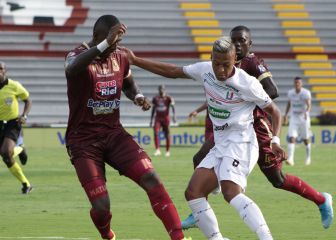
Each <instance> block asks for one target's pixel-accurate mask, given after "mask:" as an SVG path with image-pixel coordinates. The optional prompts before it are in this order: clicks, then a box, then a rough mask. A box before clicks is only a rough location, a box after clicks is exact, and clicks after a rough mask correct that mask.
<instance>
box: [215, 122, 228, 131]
mask: <svg viewBox="0 0 336 240" xmlns="http://www.w3.org/2000/svg"><path fill="white" fill-rule="evenodd" d="M228 127H229V124H228V123H225V124H224V125H222V126H214V131H223V130H225V129H226V128H228Z"/></svg>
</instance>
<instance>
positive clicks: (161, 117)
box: [149, 85, 176, 157]
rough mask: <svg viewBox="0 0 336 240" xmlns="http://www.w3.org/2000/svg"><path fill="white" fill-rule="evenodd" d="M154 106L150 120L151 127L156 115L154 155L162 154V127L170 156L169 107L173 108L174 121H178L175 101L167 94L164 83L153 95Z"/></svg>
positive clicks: (167, 153) (167, 154)
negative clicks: (156, 93)
mask: <svg viewBox="0 0 336 240" xmlns="http://www.w3.org/2000/svg"><path fill="white" fill-rule="evenodd" d="M152 103H153V108H152V114H151V120H150V124H149V125H150V127H152V126H153V118H154V115H155V120H154V128H153V130H154V143H155V149H156V151H155V153H154V156H159V155H161V151H160V140H159V132H160V129H161V128H162V130H163V133H164V135H165V138H166V157H169V156H170V151H169V150H170V131H169V130H170V129H169V124H170V115H169V108H170V107H171V108H172V112H173V122H174V123H175V122H176V117H175V107H174V105H175V102H174V99H173V98H172V97H171V96H169V95H167V92H166V88H165V86H164V85H160V86H159V94H158V95H156V96H155V97H153V100H152Z"/></svg>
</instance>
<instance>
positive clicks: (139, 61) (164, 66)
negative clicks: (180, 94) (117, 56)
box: [119, 47, 190, 78]
mask: <svg viewBox="0 0 336 240" xmlns="http://www.w3.org/2000/svg"><path fill="white" fill-rule="evenodd" d="M119 49H120V50H122V51H124V52H125V54H126V56H127V58H128V61H129V62H130V64H132V65H136V66H138V67H140V68H143V69H145V70H147V71H149V72H152V73H155V74H158V75H161V76H163V77H166V78H190V77H188V76H187V75H186V74H185V73H184V72H183V67H180V66H177V65H175V64H170V63H165V62H159V61H154V60H150V59H145V58H140V57H137V56H135V54H134V53H133V51H131V50H130V49H128V48H125V47H122V48H119Z"/></svg>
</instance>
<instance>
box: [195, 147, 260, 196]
mask: <svg viewBox="0 0 336 240" xmlns="http://www.w3.org/2000/svg"><path fill="white" fill-rule="evenodd" d="M225 149H226V150H227V153H226V154H225V155H224V156H221V155H223V154H221V153H219V151H218V149H216V146H215V147H214V148H212V149H211V151H210V152H209V153H208V154H207V155H206V157H205V158H204V159H203V161H202V162H201V163H200V164H199V165H198V166H197V168H207V169H212V168H213V169H214V170H215V173H216V176H217V179H218V183H220V181H223V180H229V181H232V182H234V183H236V184H238V185H239V186H240V187H241V188H242V189H244V190H245V188H246V185H247V177H248V175H249V174H250V173H251V172H252V169H253V167H254V166H255V165H256V163H257V161H258V156H259V149H258V145H255V144H251V143H234V142H230V143H229V144H228V145H227V146H226V148H225ZM226 155H227V156H226ZM218 185H219V188H220V184H218ZM215 192H219V189H216V190H215Z"/></svg>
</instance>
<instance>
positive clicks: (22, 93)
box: [15, 82, 29, 100]
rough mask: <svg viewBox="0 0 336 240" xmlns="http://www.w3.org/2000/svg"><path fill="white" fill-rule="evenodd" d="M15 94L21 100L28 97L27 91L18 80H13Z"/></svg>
mask: <svg viewBox="0 0 336 240" xmlns="http://www.w3.org/2000/svg"><path fill="white" fill-rule="evenodd" d="M15 85H16V96H17V97H18V98H20V99H21V100H26V99H28V97H29V92H28V91H27V90H26V89H25V88H24V87H23V86H22V85H21V83H19V82H15Z"/></svg>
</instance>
